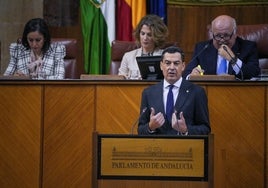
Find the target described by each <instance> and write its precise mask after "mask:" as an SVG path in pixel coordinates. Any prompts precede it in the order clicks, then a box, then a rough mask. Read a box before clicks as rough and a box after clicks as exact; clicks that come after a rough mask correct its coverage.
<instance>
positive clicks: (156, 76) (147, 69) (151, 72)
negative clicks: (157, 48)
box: [136, 56, 164, 80]
mask: <svg viewBox="0 0 268 188" xmlns="http://www.w3.org/2000/svg"><path fill="white" fill-rule="evenodd" d="M136 60H137V63H138V67H139V70H140V73H141V77H142V79H143V80H161V79H163V78H164V76H163V73H162V71H161V69H160V61H161V56H138V57H136Z"/></svg>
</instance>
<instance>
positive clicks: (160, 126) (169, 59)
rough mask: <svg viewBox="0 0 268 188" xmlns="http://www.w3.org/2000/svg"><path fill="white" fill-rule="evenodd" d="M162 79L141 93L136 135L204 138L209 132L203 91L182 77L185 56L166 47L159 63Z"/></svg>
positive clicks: (178, 50)
mask: <svg viewBox="0 0 268 188" xmlns="http://www.w3.org/2000/svg"><path fill="white" fill-rule="evenodd" d="M160 66H161V70H162V72H163V75H164V80H162V81H161V82H159V83H157V84H156V85H153V86H149V87H148V88H146V89H144V90H143V92H142V99H141V108H140V109H141V115H140V119H139V125H138V134H139V135H150V134H151V135H206V134H209V133H210V123H209V113H208V100H207V96H206V92H205V90H204V89H203V88H202V87H201V86H198V85H195V84H193V83H191V82H189V81H187V80H185V79H183V78H182V72H183V70H184V68H185V62H184V53H183V51H182V50H181V49H180V48H177V47H174V46H173V47H168V48H166V49H165V50H164V51H163V55H162V60H161V63H160Z"/></svg>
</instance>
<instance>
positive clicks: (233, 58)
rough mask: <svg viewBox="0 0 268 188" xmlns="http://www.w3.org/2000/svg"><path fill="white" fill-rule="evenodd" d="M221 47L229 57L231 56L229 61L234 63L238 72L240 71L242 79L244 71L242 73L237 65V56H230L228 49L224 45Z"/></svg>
mask: <svg viewBox="0 0 268 188" xmlns="http://www.w3.org/2000/svg"><path fill="white" fill-rule="evenodd" d="M222 48H223V49H224V50H225V51H226V52H227V54H228V55H229V56H230V58H231V61H230V63H231V64H235V65H236V66H237V67H238V68H239V70H240V72H241V80H244V73H243V71H242V69H241V67H239V66H238V64H237V63H236V61H237V58H236V57H232V56H231V54H230V53H229V51H228V50H227V48H226V46H224V45H223V46H222Z"/></svg>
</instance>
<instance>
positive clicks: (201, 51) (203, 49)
mask: <svg viewBox="0 0 268 188" xmlns="http://www.w3.org/2000/svg"><path fill="white" fill-rule="evenodd" d="M209 45H210V43H207V44H206V45H205V46H204V47H203V48H202V50H200V51H199V52H198V53H197V54H196V55H195V56H194V57H193V58H192V59H191V61H189V63H192V62H193V61H194V60H195V59H196V58H197V57H198V56H200V54H202V53H203V52H204V51H205V50H206V49H207V48H208V47H209ZM189 63H188V64H189Z"/></svg>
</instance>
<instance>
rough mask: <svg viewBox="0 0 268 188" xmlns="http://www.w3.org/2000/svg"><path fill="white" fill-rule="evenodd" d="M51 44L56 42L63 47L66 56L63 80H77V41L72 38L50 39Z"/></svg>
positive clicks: (78, 76)
mask: <svg viewBox="0 0 268 188" xmlns="http://www.w3.org/2000/svg"><path fill="white" fill-rule="evenodd" d="M51 41H52V43H53V42H58V43H60V44H62V45H64V46H65V48H66V56H65V57H64V67H65V78H66V79H79V78H80V75H79V73H78V70H77V53H78V51H77V50H78V48H77V40H76V39H73V38H52V39H51Z"/></svg>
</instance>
